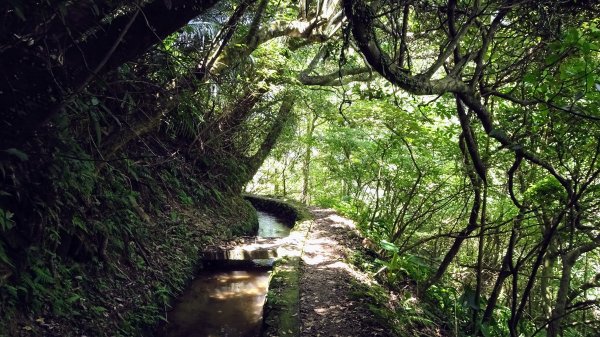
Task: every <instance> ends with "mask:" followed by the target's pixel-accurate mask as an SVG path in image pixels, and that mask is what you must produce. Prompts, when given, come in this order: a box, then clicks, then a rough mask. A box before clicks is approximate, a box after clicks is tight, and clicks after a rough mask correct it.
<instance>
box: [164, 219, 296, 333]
mask: <svg viewBox="0 0 600 337" xmlns="http://www.w3.org/2000/svg"><path fill="white" fill-rule="evenodd" d="M258 221H259V230H258V236H260V237H285V236H287V235H289V232H290V228H289V227H288V226H286V225H285V224H284V221H282V220H279V219H277V218H276V217H274V216H272V215H270V214H268V213H264V212H260V211H259V212H258ZM268 286H269V272H268V271H266V270H265V269H264V268H252V267H246V268H243V267H237V268H234V269H225V270H223V269H219V270H206V271H203V272H201V273H200V274H199V275H198V277H197V278H196V279H195V280H194V281H193V282H192V284H191V285H190V286H189V288H188V289H187V290H186V291H185V292H184V293H183V294H182V295H181V297H179V299H178V300H177V302H176V303H175V305H174V307H173V309H172V310H171V311H170V312H169V313H168V314H167V320H168V321H169V324H167V326H166V336H167V337H184V336H185V337H256V336H259V334H260V328H261V325H262V311H263V304H264V302H265V296H266V294H267V290H268Z"/></svg>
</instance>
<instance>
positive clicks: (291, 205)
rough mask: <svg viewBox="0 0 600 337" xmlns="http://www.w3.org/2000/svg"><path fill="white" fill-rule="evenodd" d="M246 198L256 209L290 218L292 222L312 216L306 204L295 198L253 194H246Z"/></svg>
mask: <svg viewBox="0 0 600 337" xmlns="http://www.w3.org/2000/svg"><path fill="white" fill-rule="evenodd" d="M244 198H246V200H248V201H249V202H250V203H251V204H252V206H254V207H255V208H256V209H258V210H261V211H265V212H269V213H273V214H276V215H278V216H280V217H283V218H285V219H287V220H289V221H290V222H291V223H295V222H297V221H303V220H308V219H311V218H312V215H311V214H310V212H309V211H308V209H307V208H306V206H305V205H304V204H302V203H300V202H297V201H294V200H283V199H276V198H271V197H267V196H259V195H252V194H245V195H244Z"/></svg>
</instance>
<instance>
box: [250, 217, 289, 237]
mask: <svg viewBox="0 0 600 337" xmlns="http://www.w3.org/2000/svg"><path fill="white" fill-rule="evenodd" d="M285 223H286V220H284V219H279V218H277V217H276V216H273V215H271V214H269V213H265V212H261V211H258V236H259V237H262V238H283V237H286V236H288V235H290V227H288V226H287V225H286V224H285Z"/></svg>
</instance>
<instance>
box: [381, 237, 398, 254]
mask: <svg viewBox="0 0 600 337" xmlns="http://www.w3.org/2000/svg"><path fill="white" fill-rule="evenodd" d="M379 245H380V246H381V248H383V249H384V250H387V251H388V252H393V253H397V252H398V251H399V249H398V247H396V245H395V244H393V243H392V242H389V241H386V240H381V241H380V242H379Z"/></svg>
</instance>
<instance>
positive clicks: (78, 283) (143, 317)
mask: <svg viewBox="0 0 600 337" xmlns="http://www.w3.org/2000/svg"><path fill="white" fill-rule="evenodd" d="M72 149H76V146H72ZM153 150H154V153H153V154H154V156H148V157H149V159H144V160H138V161H133V160H123V161H120V162H114V163H110V165H98V164H97V163H94V162H93V161H92V160H82V159H81V158H77V159H71V158H69V157H66V156H56V157H55V159H54V160H51V161H49V160H48V159H47V158H44V160H41V159H40V160H39V163H44V162H45V163H46V164H47V165H50V167H56V171H45V172H34V169H33V168H32V167H33V166H34V164H35V163H34V161H35V160H36V159H33V158H32V159H30V160H29V161H28V162H26V163H25V164H24V166H25V165H26V166H27V167H23V168H20V167H19V166H18V165H15V166H14V167H12V168H9V169H10V170H18V169H23V170H28V172H31V175H32V176H30V177H29V179H30V182H35V183H36V184H38V187H37V188H36V187H35V186H34V185H33V184H30V185H29V186H28V188H30V189H29V190H27V191H26V192H27V193H22V195H25V196H27V198H29V199H25V201H21V204H19V207H20V210H21V211H22V212H20V213H17V214H13V215H11V218H10V220H11V221H12V222H11V224H13V226H12V227H11V228H9V229H8V230H6V231H5V232H4V233H3V237H2V241H0V257H2V259H0V299H1V302H0V312H1V313H2V316H1V317H0V336H7V337H8V336H83V335H87V336H140V335H144V336H149V335H151V334H152V333H153V332H152V330H153V327H154V326H155V324H156V323H157V322H159V321H160V320H161V318H163V317H164V316H165V313H166V311H167V310H168V305H169V303H170V301H171V299H172V298H174V297H175V296H177V295H178V293H180V292H181V291H182V290H183V289H184V287H185V286H186V285H187V283H188V282H189V281H190V280H191V279H192V277H193V276H194V274H195V272H196V271H197V269H198V268H199V267H200V266H199V264H198V263H199V256H200V254H199V252H200V251H201V250H202V248H203V247H205V246H207V245H211V244H216V243H218V242H219V241H221V240H227V239H230V238H231V237H234V236H237V235H251V234H252V233H254V232H255V231H256V229H257V226H258V220H257V217H256V212H255V210H254V208H253V207H252V206H251V204H250V203H249V202H247V201H246V200H245V199H243V198H242V197H241V196H240V195H239V193H236V192H234V191H233V192H232V191H229V190H228V189H226V188H223V187H222V186H216V185H215V184H212V183H211V182H212V181H214V179H212V177H211V176H210V172H208V173H207V172H200V171H199V170H198V169H197V168H195V167H194V166H193V163H191V162H190V161H189V160H187V158H185V157H183V156H172V155H171V156H167V153H169V152H171V151H169V150H168V149H165V150H164V151H163V152H165V155H164V156H156V154H157V153H158V154H162V153H161V152H160V151H159V150H157V149H153ZM129 151H130V152H129V153H128V155H129V156H132V157H133V156H139V157H144V156H145V155H147V153H145V152H144V150H143V149H140V148H138V147H135V148H133V149H130V150H129ZM64 152H65V150H61V151H56V153H59V154H61V153H62V154H64ZM171 153H172V152H171ZM79 155H81V156H82V158H84V159H85V158H86V157H85V153H83V152H80V153H79ZM165 158H167V159H166V160H165ZM34 174H35V175H36V176H33V175H34ZM51 179H54V181H52V182H51V181H50V180H51ZM48 184H50V185H48ZM43 193H45V194H48V195H52V196H53V198H54V199H41V197H40V198H38V199H37V200H38V201H37V204H35V203H34V202H31V200H34V198H36V197H37V196H43ZM26 201H27V202H28V203H26ZM26 210H31V213H32V214H34V216H28V215H27V212H26ZM15 213H16V212H15ZM36 223H39V224H41V225H39V226H43V227H42V228H37V227H35V226H38V225H36ZM33 232H35V233H36V235H35V237H34V238H31V237H30V238H28V237H27V234H28V233H33ZM38 232H39V233H38Z"/></svg>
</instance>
